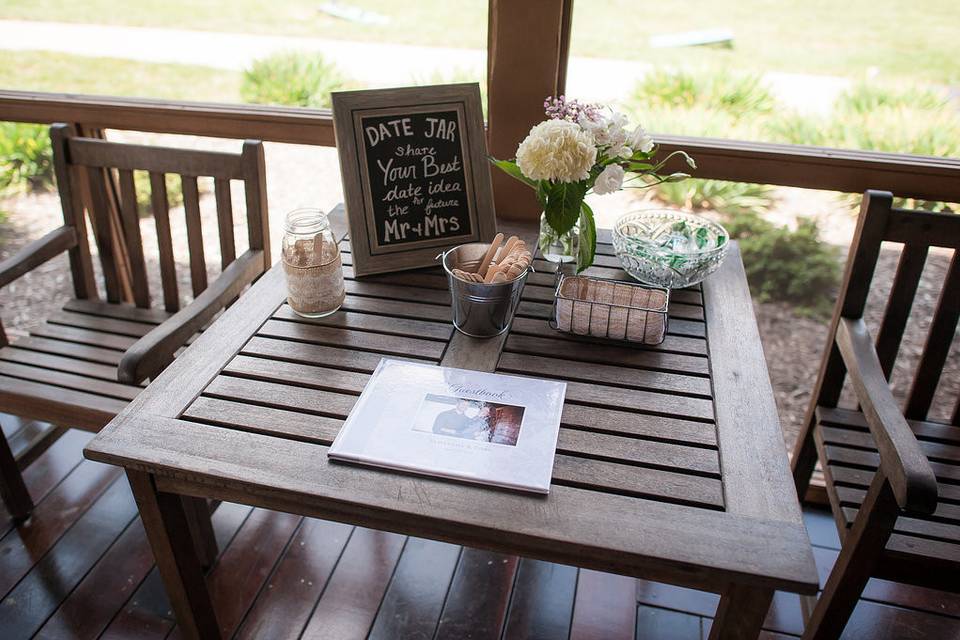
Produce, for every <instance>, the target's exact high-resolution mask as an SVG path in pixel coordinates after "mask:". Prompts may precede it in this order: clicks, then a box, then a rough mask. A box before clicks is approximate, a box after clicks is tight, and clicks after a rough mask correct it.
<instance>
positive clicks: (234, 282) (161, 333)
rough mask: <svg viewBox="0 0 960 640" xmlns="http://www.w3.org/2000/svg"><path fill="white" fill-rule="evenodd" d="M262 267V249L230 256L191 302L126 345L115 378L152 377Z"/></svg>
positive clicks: (130, 381) (128, 380) (140, 379)
mask: <svg viewBox="0 0 960 640" xmlns="http://www.w3.org/2000/svg"><path fill="white" fill-rule="evenodd" d="M263 271H264V264H263V251H259V250H257V251H247V252H246V253H244V254H243V255H242V256H240V257H239V258H237V259H236V260H234V261H233V262H232V263H230V265H229V266H228V267H227V268H226V269H224V270H223V273H221V274H220V277H218V278H217V279H216V280H214V281H213V283H212V284H211V285H210V286H209V287H207V289H206V290H204V292H203V293H201V294H200V295H199V296H197V297H196V298H194V300H193V302H191V303H190V304H188V305H187V306H185V307H184V308H183V309H181V310H180V311H178V312H177V313H175V314H174V315H173V316H171V317H170V318H168V319H167V320H165V321H164V322H163V323H162V324H160V325H159V326H157V327H155V328H154V329H152V330H151V331H150V332H149V333H147V334H146V335H145V336H143V337H142V338H140V339H139V340H137V341H136V342H135V343H133V345H132V346H131V347H130V348H129V349H127V351H126V353H124V354H123V357H122V358H121V359H120V366H119V368H118V369H117V379H118V380H119V381H120V382H123V383H126V384H139V383H141V382H143V381H144V380H146V379H147V378H153V377H156V375H157V374H158V373H160V372H161V371H163V370H164V368H166V366H167V365H168V364H170V363H171V362H173V354H174V353H175V352H176V350H177V349H179V348H180V347H181V346H183V344H184V343H185V342H186V341H187V339H188V338H189V337H190V336H192V335H193V334H194V333H196V332H197V331H198V330H199V329H200V327H202V326H203V325H204V324H206V323H207V322H208V321H209V320H210V319H211V318H212V317H213V316H215V315H216V314H217V313H218V312H219V311H220V310H221V309H223V308H224V307H225V306H226V305H227V304H228V303H229V302H230V301H231V300H233V299H234V298H236V297H237V296H238V295H240V292H241V291H242V290H243V288H244V287H245V286H247V285H248V284H250V283H251V282H253V281H254V280H255V279H256V278H257V276H259V275H260V274H262V273H263Z"/></svg>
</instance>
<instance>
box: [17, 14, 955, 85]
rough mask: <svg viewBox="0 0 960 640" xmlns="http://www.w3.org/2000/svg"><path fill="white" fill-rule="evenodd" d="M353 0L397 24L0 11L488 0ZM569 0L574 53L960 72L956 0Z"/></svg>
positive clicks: (318, 27)
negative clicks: (685, 35) (349, 15)
mask: <svg viewBox="0 0 960 640" xmlns="http://www.w3.org/2000/svg"><path fill="white" fill-rule="evenodd" d="M347 1H348V3H349V4H351V5H354V6H358V7H362V8H364V9H368V10H372V11H376V12H378V13H381V14H383V15H386V16H388V17H390V19H391V22H390V24H388V25H384V26H365V25H359V24H354V23H350V22H345V21H343V20H339V19H337V18H332V17H330V16H327V15H325V14H322V13H320V12H319V11H318V10H317V7H318V6H319V5H320V4H321V2H320V1H318V0H277V1H275V2H262V1H261V0H232V1H231V2H226V1H225V0H209V1H207V2H193V1H191V0H141V1H139V2H135V3H127V4H125V5H124V6H123V8H122V9H120V10H118V8H117V5H116V3H115V2H113V0H86V1H84V2H82V3H81V2H67V1H65V0H0V17H2V18H20V19H30V20H59V21H66V22H96V23H106V24H125V25H135V26H150V27H167V28H179V29H184V28H185V29H202V30H212V31H228V32H241V33H264V34H285V35H295V36H316V37H326V38H338V39H344V40H374V41H379V42H397V43H404V44H422V45H434V46H449V47H469V48H483V47H485V46H486V22H487V2H486V0H417V1H416V2H412V1H408V2H399V1H397V0H347ZM574 6H575V14H574V31H573V46H572V49H573V54H574V55H581V56H594V57H614V58H632V59H642V60H649V61H650V62H655V63H670V64H700V63H710V64H717V65H724V66H727V65H729V66H732V67H734V68H740V69H750V70H758V71H769V70H777V71H789V72H798V73H818V74H829V75H842V76H848V77H855V78H860V77H862V76H863V75H864V74H865V73H866V72H867V70H868V69H870V68H871V67H876V68H877V69H879V71H880V74H881V76H882V77H886V78H888V79H891V80H906V79H909V80H912V81H914V82H935V83H940V84H951V83H957V82H960V64H957V60H960V37H958V25H960V2H957V1H956V0H911V1H905V0H846V1H845V2H837V1H836V0H805V1H804V2H781V1H778V0H687V1H684V2H680V1H679V0H668V1H666V2H661V3H657V4H655V5H644V4H638V3H636V2H634V1H633V0H589V1H586V0H584V1H583V2H579V3H576V4H575V5H574ZM716 27H726V28H729V29H732V30H733V32H734V35H735V42H734V46H733V48H731V49H723V48H714V47H700V48H685V49H651V48H649V46H648V40H649V38H650V36H652V35H662V34H668V33H675V32H678V31H687V30H695V29H708V28H716Z"/></svg>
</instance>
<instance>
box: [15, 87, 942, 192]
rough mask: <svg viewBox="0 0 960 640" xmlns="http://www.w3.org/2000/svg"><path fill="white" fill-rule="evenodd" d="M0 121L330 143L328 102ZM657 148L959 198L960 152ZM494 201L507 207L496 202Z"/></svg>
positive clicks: (799, 181) (106, 110) (85, 98)
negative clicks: (937, 154) (926, 154)
mask: <svg viewBox="0 0 960 640" xmlns="http://www.w3.org/2000/svg"><path fill="white" fill-rule="evenodd" d="M0 121H15V122H35V123H44V124H49V123H53V122H71V123H77V124H81V125H83V126H84V128H87V129H129V130H134V131H150V132H156V133H177V134H187V135H198V136H212V137H220V138H236V139H244V138H257V139H259V140H264V141H269V142H286V143H293V144H307V145H318V146H326V147H330V146H334V145H335V141H334V135H333V115H332V114H331V112H330V110H328V109H302V108H294V107H270V106H260V105H245V104H219V103H200V102H174V101H169V100H156V99H149V98H115V97H103V96H89V95H75V94H64V93H39V92H27V91H0ZM656 139H657V140H658V141H659V142H660V143H661V149H662V151H663V152H665V153H668V152H670V151H672V150H674V149H681V148H682V149H684V150H686V151H688V152H689V153H690V154H691V155H692V156H694V157H695V158H696V159H697V165H698V167H697V170H696V172H695V177H697V178H713V179H717V180H731V181H736V182H754V183H760V184H770V185H779V186H787V187H804V188H808V189H822V190H828V191H843V192H849V193H860V192H863V191H865V190H866V189H884V190H888V191H892V192H893V193H894V194H896V195H898V196H902V197H912V198H919V199H922V200H935V201H947V202H958V201H960V158H929V157H922V156H912V155H906V154H896V153H880V152H875V151H856V150H848V149H829V148H824V147H806V146H795V145H783V144H770V143H764V142H743V141H737V140H727V139H719V138H695V137H685V136H671V135H658V136H656ZM498 208H500V209H501V210H509V209H510V208H509V207H505V206H503V203H501V202H498Z"/></svg>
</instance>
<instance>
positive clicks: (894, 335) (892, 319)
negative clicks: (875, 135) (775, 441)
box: [818, 191, 960, 425]
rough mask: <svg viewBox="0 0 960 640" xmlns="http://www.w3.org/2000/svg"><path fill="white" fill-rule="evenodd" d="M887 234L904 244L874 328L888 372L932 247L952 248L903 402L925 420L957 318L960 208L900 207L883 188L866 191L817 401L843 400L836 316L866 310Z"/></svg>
mask: <svg viewBox="0 0 960 640" xmlns="http://www.w3.org/2000/svg"><path fill="white" fill-rule="evenodd" d="M884 241H888V242H894V243H899V244H902V245H903V248H902V250H901V253H900V258H899V262H898V265H897V270H896V274H895V275H894V279H893V283H892V285H891V288H890V295H889V297H888V299H887V302H886V308H885V310H884V313H883V317H882V320H881V323H880V328H879V330H878V332H877V336H876V348H877V355H878V358H879V360H880V364H881V366H882V367H883V371H884V373H885V374H886V376H887V378H888V379H889V377H890V374H891V372H892V371H893V368H894V365H895V362H896V358H897V354H898V352H899V350H900V343H901V340H902V338H903V334H904V330H905V328H906V326H907V322H908V320H909V319H910V315H911V310H912V306H913V303H914V300H915V298H916V293H917V290H918V287H919V284H920V279H921V276H922V274H923V269H924V265H925V264H926V262H927V258H928V255H929V254H930V249H931V248H933V247H938V248H943V249H952V250H953V257H952V258H951V261H950V266H949V268H948V272H947V276H946V279H945V281H944V283H943V286H942V288H941V290H940V293H939V299H938V302H937V305H936V310H935V311H934V315H933V318H932V320H931V323H930V328H929V330H928V332H927V337H926V343H925V345H924V348H923V352H922V355H921V357H920V360H919V364H918V365H917V367H916V370H915V372H914V376H913V381H912V383H911V385H910V390H909V392H908V394H907V401H906V405H905V408H904V415H905V416H906V417H907V418H909V419H916V420H926V419H928V414H929V411H930V408H931V405H932V403H933V400H934V395H935V393H936V390H937V385H938V384H939V382H940V376H941V374H942V372H943V369H944V365H945V364H946V361H947V355H948V353H949V351H950V347H951V344H952V342H953V339H954V336H955V334H956V330H957V324H958V320H960V215H955V214H949V213H932V212H928V211H913V210H909V209H900V208H895V207H893V196H892V194H890V193H886V192H880V191H868V192H867V193H866V194H865V195H864V198H863V203H862V205H861V209H860V218H859V220H858V223H857V230H856V233H855V234H854V239H853V242H852V244H851V247H850V255H849V258H848V260H847V268H846V272H845V273H844V279H843V285H842V287H841V292H840V304H839V307H838V312H839V314H838V315H835V317H834V321H833V323H832V326H831V333H830V340H831V342H830V344H831V345H832V347H831V353H830V356H829V358H828V361H827V363H826V367H825V370H824V372H823V378H822V384H821V387H820V394H819V397H818V404H820V405H823V406H836V405H837V402H838V401H839V397H840V393H841V387H842V384H843V379H844V377H845V374H846V371H845V370H844V367H843V363H842V361H841V359H840V354H839V352H838V350H837V348H836V345H835V343H834V340H835V339H836V330H837V323H838V321H839V316H841V315H842V316H844V317H848V318H859V317H862V316H863V313H864V309H865V306H866V302H867V295H868V293H869V292H870V288H871V284H872V281H873V275H874V270H875V268H876V264H877V260H878V259H879V257H880V249H881V244H882V243H883V242H884ZM955 402H956V404H955V407H954V409H953V412H952V418H951V422H952V423H953V424H955V425H960V398H957V399H956V400H955Z"/></svg>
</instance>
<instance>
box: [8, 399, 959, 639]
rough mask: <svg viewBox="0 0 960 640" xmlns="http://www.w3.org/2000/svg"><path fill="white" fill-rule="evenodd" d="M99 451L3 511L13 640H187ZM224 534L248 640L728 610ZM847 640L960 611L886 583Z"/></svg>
mask: <svg viewBox="0 0 960 640" xmlns="http://www.w3.org/2000/svg"><path fill="white" fill-rule="evenodd" d="M0 422H2V423H3V426H4V429H5V431H6V432H7V433H8V435H10V436H12V437H13V438H14V440H17V437H18V434H16V433H15V432H16V430H17V429H18V428H19V427H20V426H21V425H19V424H18V423H17V422H16V421H15V420H13V419H11V418H9V416H2V415H0ZM28 427H29V425H28ZM21 435H23V434H21ZM27 435H29V434H27ZM90 437H91V436H90V435H89V434H86V433H83V432H80V431H69V432H67V434H66V435H65V436H64V437H63V438H61V439H60V440H59V441H58V442H57V443H56V444H54V445H53V446H52V447H51V448H50V449H48V450H47V451H46V452H44V453H43V454H42V455H41V456H40V457H39V458H38V459H37V460H36V461H35V462H33V464H31V465H30V467H29V468H28V469H27V471H26V473H25V478H26V481H27V484H28V486H29V489H30V492H31V493H32V495H33V496H34V499H35V500H36V501H37V508H36V511H35V513H34V515H33V517H32V518H31V519H30V520H29V521H27V522H26V523H25V524H23V525H21V526H19V527H14V526H13V525H12V524H11V523H10V520H9V517H8V516H7V515H6V513H5V512H3V511H2V509H0V536H2V538H0V598H2V600H0V638H3V639H5V640H13V639H14V638H30V637H40V638H98V637H99V638H118V639H119V638H122V639H131V638H135V639H142V638H176V637H179V634H178V632H177V629H176V626H175V624H174V620H173V617H172V614H171V612H170V610H169V607H168V604H167V601H166V596H165V595H164V591H163V587H162V585H161V583H160V578H159V575H158V574H157V572H156V570H155V568H154V566H153V559H152V557H151V554H150V549H149V546H148V544H147V541H146V538H145V536H144V531H143V528H142V526H141V524H140V521H139V518H138V517H137V510H136V506H135V504H134V501H133V497H132V496H131V493H130V490H129V487H128V485H127V481H126V478H125V477H124V476H123V474H122V473H121V471H120V470H119V469H116V468H113V467H108V466H104V465H100V464H97V463H94V462H90V461H87V460H83V456H82V453H81V450H82V448H83V445H84V444H85V443H86V442H87V441H88V440H89V438H90ZM21 439H22V438H21ZM806 516H807V526H808V529H809V531H810V536H811V539H812V540H813V543H814V545H816V546H815V548H814V552H815V554H816V559H817V564H818V565H819V567H820V570H821V580H823V578H824V577H825V575H826V572H827V571H828V570H829V567H830V566H831V564H832V562H833V561H834V559H835V558H836V554H837V551H836V549H837V548H838V546H839V541H838V538H837V535H836V530H835V528H834V524H833V521H832V519H831V517H830V515H829V514H827V513H823V512H817V511H808V512H807V514H806ZM214 524H215V527H216V531H217V536H218V538H219V541H220V546H221V549H222V555H221V558H220V560H219V561H218V563H217V564H216V566H215V567H214V569H213V572H212V575H211V578H210V579H211V582H212V593H213V596H214V601H215V603H216V606H217V608H218V614H219V617H220V621H221V624H222V625H223V627H224V629H225V630H226V631H227V632H228V633H229V634H233V635H234V636H235V637H238V638H297V637H303V638H331V639H335V640H347V639H350V638H364V637H369V638H377V639H389V640H393V639H400V638H404V639H405V638H418V639H419V638H424V639H429V638H440V639H448V638H449V639H457V640H460V639H465V638H472V639H475V640H482V639H484V638H543V639H553V638H570V639H571V640H585V639H602V640H617V639H619V638H645V639H646V638H670V639H686V638H691V639H699V638H701V637H706V632H707V630H708V629H709V625H710V619H711V616H712V615H713V612H714V610H715V608H716V605H717V600H718V598H717V596H715V595H712V594H708V593H702V592H697V591H691V590H687V589H680V588H676V587H670V586H667V585H663V584H657V583H651V582H646V581H638V580H634V579H630V578H623V577H620V576H615V575H610V574H605V573H598V572H594V571H587V570H578V569H576V568H574V567H567V566H561V565H555V564H550V563H544V562H538V561H533V560H528V559H522V558H517V557H513V556H504V555H500V554H496V553H489V552H485V551H478V550H475V549H469V548H461V547H456V546H453V545H449V544H444V543H439V542H433V541H429V540H422V539H418V538H408V537H405V536H401V535H395V534H391V533H384V532H380V531H373V530H369V529H363V528H359V527H349V526H345V525H341V524H336V523H331V522H325V521H322V520H314V519H310V518H301V517H298V516H292V515H289V514H285V513H277V512H271V511H264V510H261V509H251V508H249V507H246V506H241V505H235V504H223V505H221V506H220V508H219V509H218V510H217V512H216V514H215V516H214ZM765 627H766V629H767V630H768V632H767V635H766V638H767V639H768V640H770V639H782V638H789V637H792V636H795V635H798V634H800V633H801V631H802V617H801V610H800V601H799V598H798V597H797V596H794V595H790V594H783V593H778V594H777V597H776V598H775V600H774V606H773V607H772V609H771V611H770V614H769V616H768V617H767V621H766V624H765ZM844 637H845V638H847V637H849V638H864V639H871V640H879V639H884V638H890V639H894V638H895V639H897V640H904V639H910V638H929V639H940V638H943V639H952V638H960V598H958V597H957V596H954V595H950V594H945V593H940V592H937V591H931V590H927V589H917V588H910V587H904V586H900V585H896V584H893V583H888V582H883V581H878V580H873V581H871V583H870V585H869V587H868V588H867V591H866V593H865V594H864V599H863V600H861V602H860V604H859V605H858V607H857V609H856V612H855V614H854V618H853V620H852V622H851V624H850V625H849V626H848V628H847V632H846V634H845V635H844Z"/></svg>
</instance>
